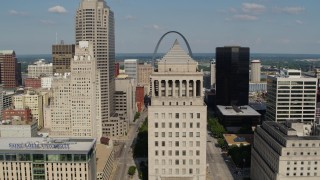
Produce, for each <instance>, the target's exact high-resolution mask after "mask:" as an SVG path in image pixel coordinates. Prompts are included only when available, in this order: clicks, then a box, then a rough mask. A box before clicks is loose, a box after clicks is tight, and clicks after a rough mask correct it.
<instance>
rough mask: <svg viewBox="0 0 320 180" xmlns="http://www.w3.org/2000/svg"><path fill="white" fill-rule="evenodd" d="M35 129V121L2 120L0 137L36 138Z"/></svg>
mask: <svg viewBox="0 0 320 180" xmlns="http://www.w3.org/2000/svg"><path fill="white" fill-rule="evenodd" d="M37 127H38V126H37V121H21V120H19V119H18V120H2V121H1V122H0V137H1V138H3V137H10V138H14V137H21V138H23V137H25V138H28V137H37ZM0 161H1V160H0ZM0 176H1V175H0ZM0 179H1V178H0Z"/></svg>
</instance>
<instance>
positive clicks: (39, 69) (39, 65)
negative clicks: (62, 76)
mask: <svg viewBox="0 0 320 180" xmlns="http://www.w3.org/2000/svg"><path fill="white" fill-rule="evenodd" d="M52 68H53V67H52V63H49V64H46V63H45V62H44V59H40V60H38V61H36V62H35V63H33V64H32V65H28V77H29V78H37V77H41V76H52V75H53V70H52Z"/></svg>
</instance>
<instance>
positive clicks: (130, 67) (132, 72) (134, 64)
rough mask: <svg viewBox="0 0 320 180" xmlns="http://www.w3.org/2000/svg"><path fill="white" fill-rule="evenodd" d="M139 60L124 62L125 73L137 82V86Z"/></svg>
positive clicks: (126, 60)
mask: <svg viewBox="0 0 320 180" xmlns="http://www.w3.org/2000/svg"><path fill="white" fill-rule="evenodd" d="M138 63H139V60H138V59H125V60H124V71H125V73H126V74H127V75H128V77H129V78H132V79H134V80H135V83H136V84H137V81H138Z"/></svg>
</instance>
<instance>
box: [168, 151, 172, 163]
mask: <svg viewBox="0 0 320 180" xmlns="http://www.w3.org/2000/svg"><path fill="white" fill-rule="evenodd" d="M168 154H169V156H172V151H171V150H169V151H168ZM170 161H171V160H169V164H170ZM170 165H171V164H170Z"/></svg>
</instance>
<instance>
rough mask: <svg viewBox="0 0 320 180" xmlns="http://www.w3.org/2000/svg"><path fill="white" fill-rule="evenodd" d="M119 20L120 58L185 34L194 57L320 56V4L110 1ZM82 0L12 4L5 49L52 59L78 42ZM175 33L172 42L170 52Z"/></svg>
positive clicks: (0, 13) (1, 40)
mask: <svg viewBox="0 0 320 180" xmlns="http://www.w3.org/2000/svg"><path fill="white" fill-rule="evenodd" d="M106 2H107V4H108V6H110V7H111V10H112V11H113V12H114V14H115V32H116V33H115V34H116V37H115V38H116V52H117V53H153V51H154V49H155V46H156V44H157V42H158V40H159V39H160V37H161V36H162V35H163V34H164V33H166V32H167V31H171V30H174V31H179V32H180V33H182V34H183V35H184V36H185V37H186V39H187V40H188V42H189V44H190V46H191V49H192V51H193V53H214V52H215V48H216V47H220V46H226V45H239V46H245V47H250V51H251V52H252V53H292V54H320V23H319V17H320V11H319V7H320V1H319V0H308V1H306V0H281V1H279V0H244V1H243V0H107V1H106ZM79 3H80V0H10V1H9V0H5V1H2V2H1V6H0V22H1V25H0V50H6V49H13V50H15V51H16V54H20V55H21V54H50V53H51V46H52V44H55V42H56V34H57V35H58V40H59V41H60V40H64V42H65V44H71V43H74V41H75V35H74V24H75V23H74V19H75V12H76V9H77V8H78V6H79ZM175 39H178V40H179V41H180V44H182V45H183V46H184V47H185V45H184V42H183V41H182V40H181V38H180V37H179V36H177V35H175V34H170V35H168V36H166V37H165V38H164V40H163V42H162V43H161V44H160V48H159V52H166V51H168V49H169V48H170V47H171V45H172V43H173V42H174V40H175Z"/></svg>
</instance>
